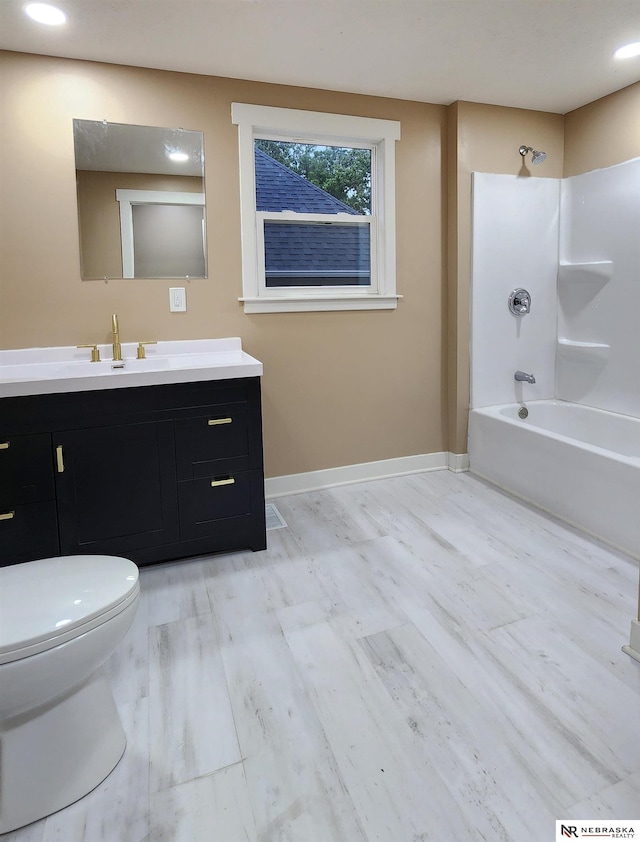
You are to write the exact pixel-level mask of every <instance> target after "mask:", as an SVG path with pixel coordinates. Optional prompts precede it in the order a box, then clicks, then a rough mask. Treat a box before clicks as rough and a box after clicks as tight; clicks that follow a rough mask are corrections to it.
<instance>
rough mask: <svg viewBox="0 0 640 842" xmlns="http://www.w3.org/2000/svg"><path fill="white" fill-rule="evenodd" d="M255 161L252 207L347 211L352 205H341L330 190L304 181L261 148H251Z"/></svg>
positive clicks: (321, 211) (304, 211) (261, 208)
mask: <svg viewBox="0 0 640 842" xmlns="http://www.w3.org/2000/svg"><path fill="white" fill-rule="evenodd" d="M255 162H256V210H259V211H273V212H278V211H285V210H290V211H298V213H351V214H356V213H357V211H355V210H354V209H353V208H350V207H349V205H345V203H344V202H341V201H340V199H336V198H335V196H332V195H331V194H330V193H327V192H326V191H325V190H322V189H321V188H320V187H317V186H316V185H315V184H312V183H311V182H310V181H307V179H306V178H303V177H302V176H301V175H298V174H297V173H295V172H294V171H293V170H290V169H289V167H285V166H284V164H281V163H279V162H278V161H276V160H274V159H273V158H272V157H271V156H270V155H267V153H266V152H263V151H262V149H259V148H258V147H257V146H256V147H255Z"/></svg>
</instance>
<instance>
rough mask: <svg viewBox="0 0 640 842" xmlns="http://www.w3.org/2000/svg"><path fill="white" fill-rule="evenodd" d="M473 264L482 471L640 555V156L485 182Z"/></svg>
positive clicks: (474, 371) (476, 422)
mask: <svg viewBox="0 0 640 842" xmlns="http://www.w3.org/2000/svg"><path fill="white" fill-rule="evenodd" d="M472 259H473V282H472V294H471V412H470V416H469V462H470V471H471V472H472V473H476V474H478V475H479V476H482V477H484V478H486V479H488V480H489V481H491V482H493V483H495V484H497V485H499V486H501V487H503V488H505V489H506V490H508V491H511V492H512V493H514V494H517V495H518V496H520V497H523V498H524V499H526V500H528V501H529V502H532V503H534V504H535V505H538V506H540V507H542V508H544V509H546V510H548V511H550V512H552V513H553V514H555V515H556V516H558V517H560V518H562V519H564V520H566V521H568V522H569V523H571V524H573V525H575V526H578V527H580V528H581V529H584V530H585V531H587V532H590V533H591V534H592V535H595V536H596V537H598V538H600V539H602V540H604V541H606V542H608V543H610V544H612V545H613V546H616V547H618V548H619V549H621V550H623V551H624V552H626V553H627V554H629V555H631V556H633V557H634V558H640V329H639V325H638V321H639V320H640V159H634V160H632V161H627V162H625V163H623V164H618V165H616V166H613V167H609V168H607V169H602V170H595V171H593V172H589V173H584V174H582V175H578V176H573V177H571V178H567V179H562V180H558V179H547V178H522V177H517V176H508V175H492V174H487V173H474V179H473V256H472ZM517 287H524V288H525V289H527V290H528V291H529V293H530V294H531V312H530V313H529V314H527V315H524V316H514V315H513V314H512V313H511V312H510V311H509V308H508V299H509V295H510V293H511V292H512V290H514V289H515V288H517ZM518 369H520V370H522V371H525V372H528V373H531V374H533V375H534V376H535V383H533V384H531V383H528V382H516V380H515V379H514V373H515V371H516V370H518ZM538 402H539V403H538ZM522 405H525V406H526V407H527V409H528V410H529V418H528V419H527V420H523V419H520V418H519V416H518V409H519V408H520V406H522ZM583 407H590V408H592V411H589V410H586V411H583ZM602 412H604V413H605V415H604V416H603V415H602ZM607 413H611V415H608V414H607ZM560 416H562V418H563V419H564V420H563V422H562V424H561V427H560V428H559V427H558V424H559V423H560V421H559V418H560ZM541 417H544V419H545V420H544V422H539V420H538V419H540V418H541ZM568 419H570V421H569V420H568ZM565 422H566V423H565ZM601 422H604V423H601ZM618 430H619V431H620V432H617V431H618ZM622 431H624V433H623V432H622ZM631 638H632V640H631V647H632V650H634V651H630V654H633V655H634V657H636V656H637V657H638V658H640V624H638V623H637V622H636V621H634V623H632V635H631Z"/></svg>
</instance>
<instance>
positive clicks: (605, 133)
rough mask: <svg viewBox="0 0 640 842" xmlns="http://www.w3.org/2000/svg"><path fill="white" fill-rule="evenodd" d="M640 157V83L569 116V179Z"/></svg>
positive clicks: (566, 123) (567, 140) (566, 159)
mask: <svg viewBox="0 0 640 842" xmlns="http://www.w3.org/2000/svg"><path fill="white" fill-rule="evenodd" d="M639 156H640V82H637V83H636V84H635V85H630V86H629V87H628V88H623V89H622V90H621V91H617V93H615V94H611V95H610V96H606V97H603V98H602V99H597V100H596V101H595V102H592V103H590V104H589V105H585V106H583V107H582V108H578V109H576V110H575V111H570V112H569V113H568V114H567V115H565V162H564V175H565V177H566V176H570V175H578V174H579V173H582V172H589V170H595V169H600V168H601V167H610V166H612V165H613V164H620V163H622V162H623V161H629V160H630V159H631V158H637V157H639Z"/></svg>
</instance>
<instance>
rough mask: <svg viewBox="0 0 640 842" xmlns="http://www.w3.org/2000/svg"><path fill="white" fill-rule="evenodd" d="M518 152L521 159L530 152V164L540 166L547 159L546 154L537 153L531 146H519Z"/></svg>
mask: <svg viewBox="0 0 640 842" xmlns="http://www.w3.org/2000/svg"><path fill="white" fill-rule="evenodd" d="M518 152H520V154H521V155H522V157H523V158H524V156H525V155H526V154H527V152H531V163H532V164H541V163H542V162H543V161H544V160H545V158H546V157H547V153H546V152H539V151H538V150H537V149H533V147H531V146H521V147H520V149H519V150H518Z"/></svg>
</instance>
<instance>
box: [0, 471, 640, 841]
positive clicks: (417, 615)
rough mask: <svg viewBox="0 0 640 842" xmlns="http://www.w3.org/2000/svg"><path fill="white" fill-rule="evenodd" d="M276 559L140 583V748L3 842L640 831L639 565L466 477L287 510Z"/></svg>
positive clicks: (503, 836)
mask: <svg viewBox="0 0 640 842" xmlns="http://www.w3.org/2000/svg"><path fill="white" fill-rule="evenodd" d="M276 504H277V506H278V509H279V510H280V512H281V513H282V515H283V517H284V518H285V520H286V521H287V524H288V527H287V528H286V529H278V530H272V531H270V532H269V533H268V537H269V549H268V550H266V551H264V552H260V553H255V554H252V553H247V554H233V555H226V556H215V557H207V558H199V559H193V560H189V561H186V562H182V563H175V564H166V565H158V566H156V567H153V568H143V569H142V570H141V581H142V596H141V600H140V608H139V611H138V614H137V616H136V619H135V621H134V625H133V626H132V628H131V630H130V632H129V634H128V636H127V638H126V639H125V641H124V642H123V643H122V645H121V646H120V647H119V649H118V650H117V652H116V653H115V655H114V656H113V657H112V658H111V659H110V661H109V662H108V663H107V664H106V666H105V669H106V671H107V673H108V674H109V676H110V678H111V681H112V684H113V689H114V696H115V698H116V702H117V703H118V706H119V708H120V711H121V715H122V718H123V723H124V725H125V730H126V731H127V734H128V747H127V751H126V753H125V756H124V757H123V759H122V761H121V762H120V764H119V765H118V766H117V767H116V769H115V771H114V772H113V773H112V774H111V775H110V776H109V777H108V778H107V780H106V781H105V782H104V783H103V784H101V785H100V786H99V787H98V788H97V789H96V790H94V791H93V792H92V793H90V794H89V795H88V796H87V797H86V798H84V799H82V800H81V801H79V802H78V803H77V804H74V805H72V806H70V807H68V808H67V809H66V810H63V811H61V812H59V813H57V814H55V815H54V816H50V817H49V818H47V819H44V820H42V821H40V822H37V823H35V824H33V825H31V826H30V827H28V828H24V829H23V830H20V831H16V832H15V833H12V834H7V835H6V836H5V837H3V842H5V840H6V842H52V841H53V840H61V842H98V840H100V841H101V842H102V841H103V840H104V842H141V841H142V840H151V842H164V840H166V841H167V842H374V840H375V841H376V842H425V841H426V840H435V842H450V840H454V842H467V840H468V842H476V840H510V842H511V840H513V842H520V840H540V842H546V840H551V839H553V838H554V833H555V825H554V821H555V819H561V818H580V819H582V818H598V819H607V820H609V819H614V818H627V819H631V818H638V817H640V663H637V662H636V661H634V660H632V659H631V658H629V657H628V656H627V655H625V654H623V653H622V652H621V646H622V645H624V644H625V643H628V634H629V624H630V620H631V619H632V618H633V617H634V616H635V610H636V604H635V600H636V596H637V581H638V571H637V564H636V563H635V562H633V561H632V560H631V559H629V558H627V557H626V556H624V555H622V554H620V553H617V552H615V551H612V550H609V549H607V548H605V547H604V546H602V545H600V544H599V543H597V542H595V541H593V540H591V539H589V538H588V537H586V536H584V535H582V534H580V533H579V532H577V531H575V530H573V529H570V528H568V527H566V526H564V525H562V524H560V523H559V522H557V521H555V520H554V519H553V518H550V517H547V516H545V515H544V514H541V513H540V512H537V511H535V510H534V509H532V508H529V507H527V506H525V505H523V504H521V503H519V502H517V501H516V500H514V499H512V498H511V497H509V496H507V495H505V494H502V493H501V492H499V491H498V490H496V489H494V488H491V487H490V486H488V485H486V484H484V483H483V482H481V481H479V480H478V479H476V478H474V477H472V476H470V475H469V474H457V475H456V474H452V473H449V472H447V471H438V472H433V473H424V474H417V475H413V476H409V477H401V478H396V479H389V480H381V481H376V482H368V483H361V484H356V485H352V486H345V487H342V488H337V489H332V490H329V491H324V492H316V493H307V494H300V495H296V496H292V497H287V498H281V499H279V500H277V501H276Z"/></svg>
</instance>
